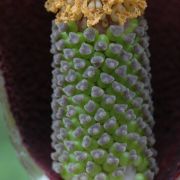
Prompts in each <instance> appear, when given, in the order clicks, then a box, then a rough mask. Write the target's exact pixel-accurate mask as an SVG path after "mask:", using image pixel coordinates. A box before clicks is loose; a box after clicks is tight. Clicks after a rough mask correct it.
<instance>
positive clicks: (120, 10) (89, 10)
mask: <svg viewBox="0 0 180 180" xmlns="http://www.w3.org/2000/svg"><path fill="white" fill-rule="evenodd" d="M45 7H46V9H47V10H48V11H51V12H53V13H57V15H56V22H68V21H78V20H80V19H81V18H82V17H85V18H87V25H88V26H94V25H96V24H97V23H98V22H99V21H101V20H102V21H103V20H105V19H106V17H107V16H110V17H111V19H112V21H114V22H117V23H119V24H124V23H125V22H126V21H127V19H131V18H136V17H138V16H141V15H142V14H143V13H144V10H145V8H146V7H147V3H146V0H47V1H46V3H45Z"/></svg>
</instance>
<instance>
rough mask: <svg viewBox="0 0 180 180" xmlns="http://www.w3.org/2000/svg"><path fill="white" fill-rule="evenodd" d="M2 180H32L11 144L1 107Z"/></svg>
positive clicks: (0, 153) (0, 155)
mask: <svg viewBox="0 0 180 180" xmlns="http://www.w3.org/2000/svg"><path fill="white" fill-rule="evenodd" d="M0 180H30V179H29V177H28V175H27V173H26V171H25V169H24V167H22V165H21V163H20V161H19V160H18V158H17V154H16V152H15V150H14V148H13V146H12V144H11V142H10V138H9V136H8V132H7V128H6V125H5V122H4V120H3V116H2V108H1V106H0Z"/></svg>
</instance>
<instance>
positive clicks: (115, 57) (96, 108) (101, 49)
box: [51, 19, 157, 180]
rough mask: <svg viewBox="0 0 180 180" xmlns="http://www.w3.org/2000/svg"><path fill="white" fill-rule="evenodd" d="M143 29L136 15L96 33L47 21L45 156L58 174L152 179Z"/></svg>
mask: <svg viewBox="0 0 180 180" xmlns="http://www.w3.org/2000/svg"><path fill="white" fill-rule="evenodd" d="M146 30H147V24H146V21H145V20H144V19H137V20H131V21H129V22H128V23H127V24H125V25H124V26H117V25H111V26H110V27H109V28H108V29H107V32H106V33H104V34H100V33H99V32H98V30H96V29H93V28H86V29H84V31H82V32H79V31H78V27H77V26H76V24H75V23H73V22H72V23H69V24H59V25H55V24H53V26H52V35H51V41H52V48H51V53H53V55H54V58H53V64H52V66H53V80H52V88H53V95H52V99H53V100H52V109H53V114H52V119H53V123H52V128H53V131H54V132H53V134H52V146H53V148H54V149H55V152H54V153H52V155H51V156H52V159H53V169H54V170H55V171H56V172H57V173H60V175H61V177H62V178H63V179H65V180H71V179H73V180H75V179H77V180H86V179H87V180H93V179H95V180H126V179H127V180H147V179H153V176H154V173H156V170H157V169H156V163H155V160H154V157H153V156H154V155H155V154H156V153H155V151H154V150H153V149H152V145H153V144H154V137H153V135H152V126H153V125H154V121H153V117H152V111H153V107H152V101H151V96H150V95H151V86H150V74H149V71H150V67H149V52H148V40H149V38H148V36H147V34H146ZM128 178H129V179H128Z"/></svg>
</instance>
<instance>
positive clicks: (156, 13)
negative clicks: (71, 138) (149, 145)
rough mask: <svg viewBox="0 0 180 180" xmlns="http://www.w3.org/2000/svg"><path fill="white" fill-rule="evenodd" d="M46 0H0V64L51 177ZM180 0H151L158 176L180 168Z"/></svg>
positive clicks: (169, 178) (27, 136)
mask: <svg viewBox="0 0 180 180" xmlns="http://www.w3.org/2000/svg"><path fill="white" fill-rule="evenodd" d="M43 3H44V1H36V0H17V1H14V0H3V1H0V68H1V69H3V72H4V76H5V78H6V88H7V91H8V94H9V100H10V103H11V109H12V111H13V113H14V116H15V118H16V120H17V125H18V126H19V129H20V132H21V134H22V135H23V141H24V144H25V145H26V146H27V148H28V150H29V151H30V153H31V154H32V155H33V157H34V158H35V160H36V161H37V162H38V163H39V164H40V165H41V166H42V167H43V168H44V169H46V172H47V174H48V175H49V176H50V177H51V179H52V180H58V176H55V174H54V173H53V172H52V171H51V160H50V157H49V154H50V152H51V147H50V133H51V129H50V126H51V119H50V113H51V110H50V96H51V88H50V81H51V68H50V64H51V56H50V53H49V48H50V42H49V35H50V28H51V19H52V17H53V16H51V17H50V15H49V14H48V13H47V12H46V11H45V9H44V7H43ZM179 9H180V1H179V0H171V1H169V0H156V1H153V0H149V8H148V10H147V13H146V16H147V19H148V22H149V27H150V28H149V34H150V37H151V47H150V50H151V53H152V57H151V65H152V77H153V78H152V86H153V89H154V93H153V99H154V105H155V120H156V127H155V133H156V138H157V144H156V148H157V149H158V151H159V155H158V163H159V167H160V172H159V175H158V177H157V178H156V180H173V179H175V176H176V175H177V174H178V173H180V93H179V92H180V35H179V34H180V11H179Z"/></svg>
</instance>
